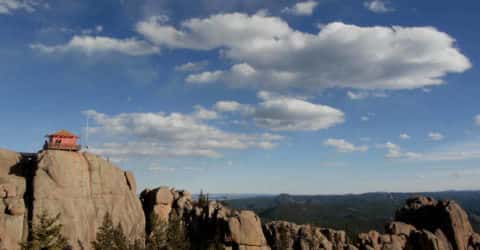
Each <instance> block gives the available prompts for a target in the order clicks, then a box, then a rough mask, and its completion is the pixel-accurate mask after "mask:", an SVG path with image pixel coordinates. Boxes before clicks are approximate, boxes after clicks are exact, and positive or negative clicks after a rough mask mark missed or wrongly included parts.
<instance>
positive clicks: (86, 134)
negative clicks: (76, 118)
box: [85, 114, 88, 149]
mask: <svg viewBox="0 0 480 250" xmlns="http://www.w3.org/2000/svg"><path fill="white" fill-rule="evenodd" d="M85 149H88V114H87V125H86V126H85Z"/></svg>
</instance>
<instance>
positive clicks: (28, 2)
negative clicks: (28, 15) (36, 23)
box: [0, 0, 40, 15]
mask: <svg viewBox="0 0 480 250" xmlns="http://www.w3.org/2000/svg"><path fill="white" fill-rule="evenodd" d="M39 4H40V1H34V0H0V15H2V14H12V12H13V11H17V10H24V11H27V12H34V11H35V8H36V7H37V6H38V5H39Z"/></svg>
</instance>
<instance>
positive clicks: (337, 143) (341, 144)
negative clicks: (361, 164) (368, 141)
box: [323, 138, 368, 153]
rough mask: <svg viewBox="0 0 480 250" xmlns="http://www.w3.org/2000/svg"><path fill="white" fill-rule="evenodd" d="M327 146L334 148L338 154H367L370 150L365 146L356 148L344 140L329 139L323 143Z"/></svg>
mask: <svg viewBox="0 0 480 250" xmlns="http://www.w3.org/2000/svg"><path fill="white" fill-rule="evenodd" d="M323 144H324V145H325V146H329V147H334V148H335V149H336V150H337V151H338V152H343V153H348V152H355V151H359V152H365V151H367V150H368V147H367V146H365V145H362V146H355V145H353V144H352V143H350V142H348V141H346V140H344V139H332V138H329V139H327V140H325V141H324V142H323Z"/></svg>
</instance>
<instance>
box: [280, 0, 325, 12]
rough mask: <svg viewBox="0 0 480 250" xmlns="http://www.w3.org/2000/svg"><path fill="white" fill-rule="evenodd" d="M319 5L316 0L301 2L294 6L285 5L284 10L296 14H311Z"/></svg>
mask: <svg viewBox="0 0 480 250" xmlns="http://www.w3.org/2000/svg"><path fill="white" fill-rule="evenodd" d="M317 5H318V3H317V2H316V1H305V2H299V3H296V4H295V5H294V6H292V7H285V8H284V9H283V10H282V12H283V13H287V14H292V15H296V16H311V15H312V14H313V11H314V10H315V8H316V7H317Z"/></svg>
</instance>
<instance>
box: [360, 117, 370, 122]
mask: <svg viewBox="0 0 480 250" xmlns="http://www.w3.org/2000/svg"><path fill="white" fill-rule="evenodd" d="M360 120H362V121H364V122H366V121H368V120H370V117H368V116H365V115H364V116H362V117H360Z"/></svg>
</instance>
